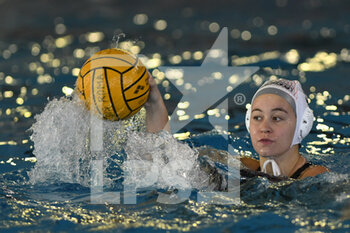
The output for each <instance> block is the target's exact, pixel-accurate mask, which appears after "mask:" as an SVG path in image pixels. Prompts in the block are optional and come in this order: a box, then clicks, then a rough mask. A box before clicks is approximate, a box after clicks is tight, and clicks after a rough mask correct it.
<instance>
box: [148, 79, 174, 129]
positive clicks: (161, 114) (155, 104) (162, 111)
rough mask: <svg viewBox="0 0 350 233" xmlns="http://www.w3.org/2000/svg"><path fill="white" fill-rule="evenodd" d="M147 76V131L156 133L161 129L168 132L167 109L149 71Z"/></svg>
mask: <svg viewBox="0 0 350 233" xmlns="http://www.w3.org/2000/svg"><path fill="white" fill-rule="evenodd" d="M148 76H149V85H150V93H149V97H148V100H147V102H146V103H145V109H146V127H147V131H148V132H150V133H157V132H159V131H161V130H166V131H168V132H170V125H169V120H168V111H167V109H166V107H165V104H164V102H163V99H162V96H161V94H160V91H159V89H158V87H157V83H156V81H155V80H154V78H153V77H152V75H151V74H150V73H148Z"/></svg>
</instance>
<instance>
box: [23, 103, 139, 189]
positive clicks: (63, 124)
mask: <svg viewBox="0 0 350 233" xmlns="http://www.w3.org/2000/svg"><path fill="white" fill-rule="evenodd" d="M35 119H36V123H35V124H33V126H32V127H31V130H32V131H33V134H32V136H31V139H32V141H33V142H34V151H33V153H34V155H35V156H36V158H37V163H36V165H35V167H34V169H32V170H31V171H30V172H28V175H29V178H30V182H31V183H33V184H36V183H43V182H44V183H45V182H48V183H53V182H67V183H79V184H81V185H83V186H89V184H90V179H91V177H90V166H91V161H92V160H93V159H102V160H103V161H104V164H105V165H108V164H109V163H111V160H113V158H112V157H111V156H112V155H114V154H116V153H118V152H120V151H121V148H122V147H123V145H124V144H125V142H126V140H127V132H128V131H136V130H141V131H142V130H144V129H145V126H144V111H140V112H139V113H138V114H135V115H134V116H133V117H131V118H129V119H128V120H125V121H115V122H112V121H107V120H102V119H100V118H98V117H96V116H94V115H92V114H90V113H89V112H88V110H87V109H86V108H85V107H84V106H83V104H82V103H81V101H80V100H79V99H78V98H77V97H74V98H73V99H72V100H70V99H67V98H65V97H62V98H61V99H59V100H57V99H54V100H52V101H50V102H49V103H48V104H47V106H46V107H45V109H44V111H43V112H42V113H41V114H40V115H37V116H36V117H35ZM93 125H102V126H103V131H102V132H103V136H102V137H103V145H102V148H101V150H100V151H93V150H92V148H91V142H90V141H91V140H92V139H93V138H94V136H95V135H93V133H91V130H92V127H91V126H93ZM90 138H91V139H90ZM116 160H117V159H114V162H115V161H116ZM107 167H108V166H105V170H104V173H103V174H107V173H106V169H107ZM111 181H112V180H111V179H108V177H107V176H105V180H104V184H107V185H108V184H110V183H111Z"/></svg>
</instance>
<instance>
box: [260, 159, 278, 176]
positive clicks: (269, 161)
mask: <svg viewBox="0 0 350 233" xmlns="http://www.w3.org/2000/svg"><path fill="white" fill-rule="evenodd" d="M269 163H271V167H272V173H273V175H274V176H280V175H281V170H280V168H279V167H278V165H277V163H276V161H275V160H273V159H268V160H266V161H265V162H264V165H263V169H262V172H265V173H267V171H266V166H267V165H268V164H269Z"/></svg>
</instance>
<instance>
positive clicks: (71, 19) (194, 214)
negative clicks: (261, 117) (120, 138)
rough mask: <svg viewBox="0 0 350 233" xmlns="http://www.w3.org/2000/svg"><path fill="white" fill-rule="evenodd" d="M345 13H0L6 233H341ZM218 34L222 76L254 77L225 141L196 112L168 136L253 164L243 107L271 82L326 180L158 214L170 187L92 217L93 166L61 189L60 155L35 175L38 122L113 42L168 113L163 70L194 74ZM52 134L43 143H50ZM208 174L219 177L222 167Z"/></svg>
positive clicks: (11, 7)
mask: <svg viewBox="0 0 350 233" xmlns="http://www.w3.org/2000/svg"><path fill="white" fill-rule="evenodd" d="M349 8H350V4H348V3H345V2H343V1H331V0H328V1H321V0H310V1H300V2H295V1H294V2H292V1H287V0H276V1H270V0H269V1H263V2H262V1H261V2H260V1H252V0H249V1H244V2H242V1H232V2H231V1H216V2H215V4H214V3H213V2H212V1H200V2H199V1H190V2H189V1H173V2H169V1H153V2H152V3H150V2H145V1H140V0H138V1H132V2H123V1H112V0H103V1H98V0H89V1H59V2H56V1H55V2H53V1H43V0H34V1H20V0H15V1H13V0H11V1H10V0H0V19H1V22H3V23H2V24H1V25H0V31H1V33H0V132H1V133H0V183H1V185H0V187H1V189H0V206H1V209H0V231H1V232H144V231H147V232H148V231H149V232H164V231H169V232H171V231H174V232H175V231H190V232H192V231H193V232H194V231H199V232H213V231H215V232H217V231H218V232H227V231H230V232H269V233H270V232H349V231H350V211H349V210H350V200H349V198H350V184H349V176H348V173H349V163H350V159H349V158H350V149H349V145H350V126H349V122H350V93H349V90H350V85H349V82H348V73H349V71H350V64H349V62H350V50H349V49H350V44H349V41H350V40H349V38H350V16H349V14H348V12H349V10H350V9H349ZM164 22H165V24H164ZM164 25H165V28H164ZM223 27H227V28H228V34H229V35H228V36H229V39H228V47H229V52H228V55H229V65H230V66H258V67H259V68H260V69H259V71H258V72H256V73H255V74H254V75H253V76H252V77H250V78H249V79H248V80H247V82H245V83H243V84H242V85H240V86H238V87H237V88H236V89H234V90H233V91H232V93H230V94H229V95H228V96H227V100H228V106H229V108H228V112H227V115H228V116H229V119H226V120H224V121H223V122H222V124H221V126H224V128H221V130H220V129H219V130H218V129H215V128H214V126H212V125H211V124H210V118H211V117H213V116H214V115H211V114H209V113H210V112H204V114H203V116H202V117H200V118H199V119H196V120H194V121H192V122H191V123H190V124H189V125H187V126H185V127H184V128H183V129H182V130H181V131H180V133H179V134H176V135H174V136H176V138H177V140H178V141H179V142H180V143H184V144H186V145H188V148H189V149H188V150H190V148H203V147H208V148H212V149H213V150H214V149H217V150H218V151H229V149H228V145H230V146H231V147H232V148H234V153H236V154H239V155H249V156H252V157H255V158H257V154H256V153H255V152H254V150H253V148H252V145H251V143H250V139H249V135H248V133H247V131H246V129H245V125H244V114H245V109H246V106H245V104H246V103H248V102H249V100H250V98H251V97H252V95H253V94H254V92H255V90H256V89H257V88H258V86H260V85H261V83H262V82H263V81H265V80H268V79H271V78H272V79H273V78H276V77H283V78H287V79H296V80H299V81H300V82H301V83H302V85H303V88H304V90H305V92H306V93H307V95H308V97H309V99H310V107H311V108H312V109H313V110H314V114H315V119H316V121H315V122H314V125H313V128H312V131H311V133H310V135H309V136H308V137H307V138H305V140H304V141H303V143H302V147H301V153H302V154H303V155H304V156H305V157H306V158H307V159H308V160H310V161H312V162H313V163H315V164H320V165H324V166H327V167H328V168H329V169H330V170H331V172H329V173H326V174H322V175H319V176H317V177H309V178H306V179H304V180H298V181H282V182H271V181H269V180H268V179H267V178H264V177H254V178H251V179H248V180H247V181H246V182H244V183H242V184H241V185H240V202H239V203H238V204H230V205H220V204H209V203H200V202H198V200H197V194H198V192H199V191H200V190H198V189H193V190H191V195H190V196H189V198H187V199H186V200H184V201H183V202H181V203H179V204H162V203H159V202H158V201H157V198H158V196H159V193H166V192H169V189H168V188H170V187H168V188H167V187H161V188H159V187H149V188H144V189H140V190H138V194H137V204H113V203H108V202H105V203H102V204H93V203H91V189H90V185H89V181H90V175H91V174H90V169H87V168H90V167H88V166H85V165H86V163H87V162H88V159H91V158H93V157H82V158H81V160H78V161H80V163H79V164H78V166H77V167H76V169H74V170H72V173H74V172H76V173H77V172H78V171H81V172H80V173H79V174H80V175H81V176H82V177H80V178H79V179H78V178H77V177H73V178H72V179H63V178H62V177H57V176H58V175H60V174H70V172H69V169H71V167H69V166H67V167H65V166H63V165H62V164H64V163H63V162H64V161H66V160H65V157H58V156H62V155H64V154H59V150H56V152H57V154H55V153H51V154H48V157H47V158H46V159H45V161H44V162H45V163H44V164H46V165H45V166H47V169H46V170H45V169H44V168H45V167H43V169H42V170H40V172H42V173H36V175H35V176H34V175H33V174H32V173H31V171H33V169H34V168H35V167H38V166H39V163H40V162H43V160H40V161H39V158H41V157H40V156H38V154H35V150H34V149H35V148H36V145H35V144H34V142H33V140H31V135H32V134H33V131H32V130H30V128H31V127H32V125H33V124H34V123H35V122H36V121H37V120H38V118H35V116H37V115H38V114H41V113H42V112H43V111H44V108H45V106H47V104H48V103H53V101H54V99H55V98H56V101H57V99H59V98H61V97H63V98H66V99H67V101H71V97H68V96H69V94H70V92H71V91H72V90H73V89H74V83H75V80H76V76H77V71H79V68H80V67H81V65H82V64H83V62H84V61H85V60H86V59H88V57H89V56H90V55H91V54H93V53H94V52H96V51H98V50H100V49H105V48H109V47H111V46H112V44H113V43H112V42H113V40H112V38H113V36H114V35H120V34H121V33H125V34H126V36H125V38H122V37H121V39H120V41H119V45H118V46H119V47H121V48H124V49H128V50H131V51H133V52H135V53H139V54H142V55H144V56H146V57H147V58H148V61H150V60H151V59H153V60H152V61H150V62H149V63H146V66H148V68H149V69H150V71H151V72H152V73H153V74H154V76H155V78H156V79H157V80H158V81H159V89H160V91H161V93H162V95H163V96H164V98H165V103H166V106H167V108H168V111H169V113H170V114H172V113H173V111H174V109H175V107H176V105H177V104H178V102H179V101H180V99H181V93H179V92H178V91H177V90H176V89H175V88H174V87H173V86H172V85H169V82H168V84H167V83H166V82H167V80H166V79H160V78H159V77H157V75H156V74H157V67H158V66H160V65H166V66H200V65H201V63H202V61H203V59H204V57H205V55H206V52H207V50H208V49H210V48H211V46H212V44H213V43H214V41H215V39H216V38H217V36H218V34H219V32H220V30H221V29H222V28H223ZM123 42H124V43H123ZM213 88H215V87H213ZM236 93H244V95H245V96H246V97H247V100H246V102H245V104H243V105H239V104H237V103H235V102H234V98H233V97H234V95H235V94H236ZM60 104H61V102H59V103H58V105H57V106H59V107H62V109H66V108H63V106H66V105H63V104H62V105H60ZM218 104H219V103H218ZM213 108H214V109H215V108H216V106H213ZM50 111H51V110H46V113H50ZM52 111H53V110H52ZM67 111H68V110H67ZM72 111H73V110H72ZM51 113H52V112H51ZM175 114H176V113H175ZM48 115H50V114H48ZM62 116H65V115H64V114H62ZM61 119H64V118H61ZM52 121H53V122H54V121H55V120H54V119H53V120H52ZM65 123H66V124H68V125H69V122H65ZM66 124H65V125H66ZM59 128H60V125H56V126H55V127H52V128H48V129H46V130H45V131H43V132H41V133H42V134H43V135H45V134H47V136H49V135H50V134H51V135H54V134H55V132H54V129H59ZM66 129H67V130H66V131H67V132H71V131H69V127H67V128H66ZM51 130H52V131H51ZM50 131H51V132H50ZM63 131H65V129H63ZM67 137H68V136H67ZM60 139H62V140H63V139H64V138H60ZM123 143H124V142H123ZM123 143H121V145H125V144H123ZM51 144H52V145H53V144H54V141H52V143H51ZM51 144H48V145H47V148H48V149H47V150H48V151H49V149H51V147H50V145H51ZM173 148H175V147H173ZM61 149H62V151H65V150H66V149H67V147H66V146H62V148H61ZM109 149H110V150H113V152H114V153H113V155H111V156H112V157H111V158H110V159H106V161H105V163H106V164H107V165H108V166H109V167H108V169H107V170H106V171H107V173H106V174H105V175H107V176H108V178H109V179H110V180H112V182H111V183H109V184H108V185H106V186H105V187H104V191H106V192H107V191H110V192H120V193H121V200H123V198H124V194H123V170H122V164H123V162H124V160H125V157H126V154H125V151H124V147H123V146H122V148H117V149H114V148H109ZM65 152H67V151H65ZM230 152H231V151H230ZM62 153H63V152H62ZM50 161H52V163H51V164H50ZM67 161H68V160H67ZM55 164H57V166H56V167H55ZM79 166H80V168H79ZM216 166H217V167H218V170H220V169H222V168H223V170H225V168H226V169H227V167H225V165H224V164H220V162H217V164H216ZM54 167H55V170H54V169H53V168H54ZM81 168H85V170H79V169H81ZM72 169H73V168H72ZM51 171H52V172H51ZM54 172H57V173H54ZM40 174H43V175H40ZM44 174H45V175H44ZM56 174H58V175H57V176H56ZM74 174H75V173H74ZM77 174H78V173H77ZM74 181H76V182H74ZM125 195H126V194H125Z"/></svg>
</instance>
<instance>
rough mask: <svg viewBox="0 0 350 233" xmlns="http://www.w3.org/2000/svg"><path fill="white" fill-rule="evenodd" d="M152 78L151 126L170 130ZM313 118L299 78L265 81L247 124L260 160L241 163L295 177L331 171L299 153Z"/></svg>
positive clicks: (245, 158)
mask: <svg viewBox="0 0 350 233" xmlns="http://www.w3.org/2000/svg"><path fill="white" fill-rule="evenodd" d="M150 80H151V81H152V82H150V83H152V84H151V94H150V95H151V96H150V99H149V101H148V102H147V104H146V111H147V129H148V131H150V132H157V131H160V130H162V129H163V128H166V129H167V130H169V124H168V122H167V119H168V118H167V117H168V116H167V111H166V109H165V106H164V103H163V100H162V97H161V95H160V93H159V90H158V88H157V86H156V84H155V82H154V80H153V79H152V78H151V79H150ZM313 118H314V116H313V113H312V110H311V109H310V108H309V106H308V103H307V99H306V96H305V94H304V92H303V90H302V87H301V85H300V83H299V82H298V81H289V80H285V79H278V80H277V81H267V82H265V83H264V84H263V85H262V86H261V87H260V88H259V89H258V91H257V92H256V93H255V95H254V96H253V99H252V104H251V107H250V108H249V109H248V110H247V114H246V126H247V129H248V132H249V133H250V137H251V141H252V144H253V147H254V150H255V151H256V152H257V153H258V154H259V160H256V159H253V158H250V157H243V158H241V162H242V163H243V164H244V165H245V166H246V167H248V168H249V169H251V170H253V171H262V172H264V173H267V174H269V175H273V176H284V177H290V178H295V179H302V178H305V177H309V176H315V175H318V174H321V173H324V172H326V171H328V169H327V168H326V167H323V166H319V165H313V164H311V163H310V162H307V161H306V159H305V158H304V157H303V156H302V155H301V154H300V153H299V147H300V143H301V141H302V139H303V138H304V137H306V136H307V135H308V133H309V132H310V130H311V128H312V124H313Z"/></svg>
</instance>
